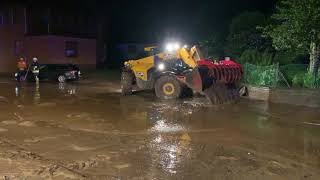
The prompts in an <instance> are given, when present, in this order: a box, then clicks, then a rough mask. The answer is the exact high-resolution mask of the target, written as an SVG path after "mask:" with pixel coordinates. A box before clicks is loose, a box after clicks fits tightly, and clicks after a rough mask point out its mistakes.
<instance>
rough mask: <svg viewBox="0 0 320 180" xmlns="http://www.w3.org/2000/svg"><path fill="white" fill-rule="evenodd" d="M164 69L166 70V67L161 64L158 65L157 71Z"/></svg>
mask: <svg viewBox="0 0 320 180" xmlns="http://www.w3.org/2000/svg"><path fill="white" fill-rule="evenodd" d="M165 68H166V66H165V65H164V64H162V63H161V64H159V65H158V70H159V71H163V70H164V69H165Z"/></svg>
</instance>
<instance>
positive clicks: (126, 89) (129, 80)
mask: <svg viewBox="0 0 320 180" xmlns="http://www.w3.org/2000/svg"><path fill="white" fill-rule="evenodd" d="M133 78H134V75H133V73H132V72H131V71H122V74H121V94H122V95H123V96H128V95H131V94H132V87H133Z"/></svg>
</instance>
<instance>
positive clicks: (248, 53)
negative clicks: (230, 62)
mask: <svg viewBox="0 0 320 180" xmlns="http://www.w3.org/2000/svg"><path fill="white" fill-rule="evenodd" d="M238 61H239V63H241V64H245V63H250V64H254V65H258V66H269V65H272V64H273V63H274V61H273V53H270V52H269V51H268V50H265V51H264V52H259V51H258V50H256V49H248V50H245V51H244V52H243V53H242V55H241V56H240V58H239V60H238Z"/></svg>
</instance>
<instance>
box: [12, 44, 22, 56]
mask: <svg viewBox="0 0 320 180" xmlns="http://www.w3.org/2000/svg"><path fill="white" fill-rule="evenodd" d="M23 49H24V47H23V41H14V55H16V56H20V55H22V54H23Z"/></svg>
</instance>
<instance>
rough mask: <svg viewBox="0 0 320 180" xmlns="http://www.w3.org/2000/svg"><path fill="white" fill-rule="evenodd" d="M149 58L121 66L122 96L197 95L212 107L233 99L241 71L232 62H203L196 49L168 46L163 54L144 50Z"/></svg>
mask: <svg viewBox="0 0 320 180" xmlns="http://www.w3.org/2000/svg"><path fill="white" fill-rule="evenodd" d="M145 51H147V52H149V53H150V55H149V56H147V57H145V58H142V59H138V60H129V61H126V62H125V63H124V67H123V69H122V77H121V90H122V94H123V95H131V94H132V91H133V87H134V86H137V87H138V89H139V90H148V89H149V90H152V89H153V90H154V92H155V94H156V96H157V97H158V98H160V99H176V98H180V97H183V96H184V95H186V94H190V93H193V92H197V93H200V94H203V95H205V96H206V97H208V98H209V100H210V101H211V102H212V103H214V104H221V103H225V102H227V101H229V100H234V99H236V98H237V97H238V96H239V95H238V91H237V89H236V84H237V82H239V81H240V80H241V77H242V68H241V66H240V65H239V64H237V63H235V62H234V61H232V60H229V59H225V60H222V61H220V62H217V63H214V62H212V61H211V60H206V59H204V57H203V55H202V53H201V51H200V49H199V48H197V47H196V46H193V47H192V48H188V47H187V46H184V47H180V46H179V45H178V44H175V43H172V44H169V45H167V48H166V50H164V51H163V52H158V49H157V47H149V48H145Z"/></svg>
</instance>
